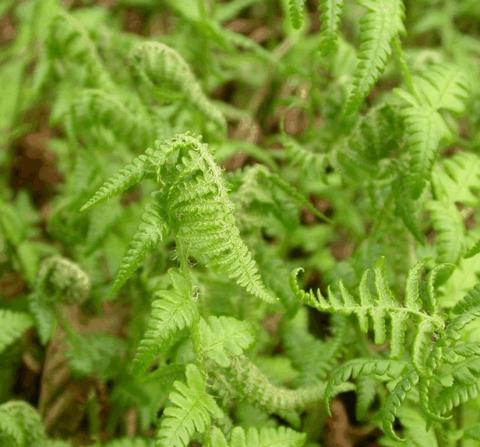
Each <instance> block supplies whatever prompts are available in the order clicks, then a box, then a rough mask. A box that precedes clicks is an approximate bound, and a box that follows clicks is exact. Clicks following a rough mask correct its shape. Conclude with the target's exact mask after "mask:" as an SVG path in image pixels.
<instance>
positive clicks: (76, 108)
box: [70, 89, 155, 150]
mask: <svg viewBox="0 0 480 447" xmlns="http://www.w3.org/2000/svg"><path fill="white" fill-rule="evenodd" d="M70 111H71V112H70V113H71V119H72V122H73V128H74V132H75V133H76V134H77V135H79V136H80V137H81V135H82V132H85V131H87V132H88V131H89V130H90V129H95V128H99V127H103V128H105V129H108V130H109V131H111V132H114V133H115V135H116V136H117V137H118V139H119V140H120V141H125V142H129V144H130V145H131V146H132V147H133V148H134V149H137V150H138V149H143V148H145V147H147V146H148V145H150V144H152V143H153V141H154V138H155V132H154V128H153V123H152V122H151V119H150V117H149V116H148V114H146V113H141V111H140V110H138V109H136V110H134V111H131V110H130V109H129V108H128V107H127V106H126V105H125V104H123V103H122V101H121V100H120V99H119V97H117V96H115V95H112V94H109V93H107V92H105V91H103V90H94V89H85V90H84V91H83V92H82V94H81V95H80V96H79V97H78V98H77V99H75V100H74V101H73V102H72V105H71V107H70Z"/></svg>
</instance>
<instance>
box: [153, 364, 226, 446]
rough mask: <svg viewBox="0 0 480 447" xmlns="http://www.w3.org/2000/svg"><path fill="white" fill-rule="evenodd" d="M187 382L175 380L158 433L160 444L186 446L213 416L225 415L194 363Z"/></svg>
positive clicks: (190, 367)
mask: <svg viewBox="0 0 480 447" xmlns="http://www.w3.org/2000/svg"><path fill="white" fill-rule="evenodd" d="M186 379H187V381H186V384H185V383H182V382H175V384H174V387H175V391H173V392H172V393H170V395H169V400H170V402H171V403H172V406H168V407H167V408H166V409H165V412H164V418H163V419H162V422H161V424H160V428H159V430H158V434H157V445H159V446H161V447H167V446H172V447H185V446H187V445H188V444H189V442H190V440H191V438H192V435H193V434H194V433H195V432H198V433H203V432H204V431H205V430H206V428H207V426H208V425H209V424H210V420H211V418H212V417H213V418H220V417H222V411H221V409H220V408H219V407H218V406H217V404H216V403H215V401H214V400H213V398H212V397H211V396H209V395H208V394H207V392H206V390H205V382H204V379H203V377H202V374H201V372H200V371H199V370H198V369H197V367H196V366H195V365H187V368H186Z"/></svg>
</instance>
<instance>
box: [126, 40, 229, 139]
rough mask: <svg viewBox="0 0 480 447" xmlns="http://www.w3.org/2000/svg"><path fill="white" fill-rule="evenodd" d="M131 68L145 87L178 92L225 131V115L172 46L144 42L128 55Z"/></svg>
mask: <svg viewBox="0 0 480 447" xmlns="http://www.w3.org/2000/svg"><path fill="white" fill-rule="evenodd" d="M131 61H132V62H131V68H132V70H133V71H134V73H135V74H136V75H137V76H138V77H139V79H140V80H141V81H142V82H143V83H144V84H145V86H147V87H149V88H152V89H154V91H155V90H157V89H158V90H159V89H160V88H163V89H165V88H167V89H169V90H171V91H174V92H180V93H181V94H182V95H183V97H184V98H185V99H186V100H188V101H190V102H191V103H192V104H193V105H194V106H195V107H196V108H197V109H198V110H199V111H200V112H201V113H203V114H204V115H205V116H206V117H207V118H208V119H209V120H211V121H212V122H213V123H214V124H215V125H216V126H217V127H218V128H220V129H221V130H224V129H225V127H226V124H225V118H224V117H223V115H222V113H221V112H220V111H219V110H218V109H217V107H216V106H215V105H214V104H213V103H212V102H211V101H210V100H209V99H208V98H207V97H206V96H205V94H204V93H203V91H202V88H201V86H200V84H199V83H198V81H197V80H196V78H195V76H194V74H193V73H192V71H191V69H190V67H189V66H188V64H187V62H186V61H185V60H184V59H183V57H182V56H181V55H180V54H179V53H177V52H176V51H175V50H174V49H173V48H170V47H168V46H167V45H165V44H162V43H160V42H144V43H142V44H140V45H138V46H137V47H136V48H135V49H134V50H133V52H132V55H131Z"/></svg>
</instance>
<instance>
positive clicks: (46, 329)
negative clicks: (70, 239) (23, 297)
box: [29, 256, 90, 344]
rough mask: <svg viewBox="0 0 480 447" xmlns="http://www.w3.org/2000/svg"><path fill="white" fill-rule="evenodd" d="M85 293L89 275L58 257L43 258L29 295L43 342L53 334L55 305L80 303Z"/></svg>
mask: <svg viewBox="0 0 480 447" xmlns="http://www.w3.org/2000/svg"><path fill="white" fill-rule="evenodd" d="M89 292H90V278H89V277H88V276H87V274H86V273H85V272H84V271H83V270H81V269H80V267H79V266H78V265H76V264H75V263H73V262H72V261H70V260H68V259H66V258H62V257H60V256H53V257H51V258H48V259H46V260H45V261H43V263H42V265H41V267H40V269H39V272H38V275H37V279H36V282H35V285H34V290H33V292H32V293H31V295H30V297H29V306H30V311H31V312H32V314H33V316H34V319H35V324H36V326H37V329H38V333H39V336H40V340H41V342H42V343H43V344H45V343H47V342H48V341H49V340H50V338H51V336H52V335H53V331H54V329H55V324H56V311H55V309H56V307H57V305H58V304H59V303H60V302H63V303H66V304H73V303H82V302H83V301H85V300H86V298H87V297H88V294H89Z"/></svg>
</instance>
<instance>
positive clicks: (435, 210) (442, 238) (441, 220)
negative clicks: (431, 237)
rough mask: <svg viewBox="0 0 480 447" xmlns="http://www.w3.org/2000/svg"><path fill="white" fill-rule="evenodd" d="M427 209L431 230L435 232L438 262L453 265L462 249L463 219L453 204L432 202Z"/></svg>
mask: <svg viewBox="0 0 480 447" xmlns="http://www.w3.org/2000/svg"><path fill="white" fill-rule="evenodd" d="M427 209H428V210H429V211H430V213H431V217H432V223H433V228H434V230H435V232H436V247H437V251H438V260H439V261H440V262H443V263H452V264H455V263H457V261H458V260H459V259H460V256H461V255H462V253H463V249H464V233H465V229H464V225H463V219H462V216H461V214H460V213H459V211H458V210H457V208H456V206H455V205H454V204H453V203H448V202H440V201H437V200H435V201H434V200H432V201H430V202H429V203H428V205H427Z"/></svg>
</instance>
